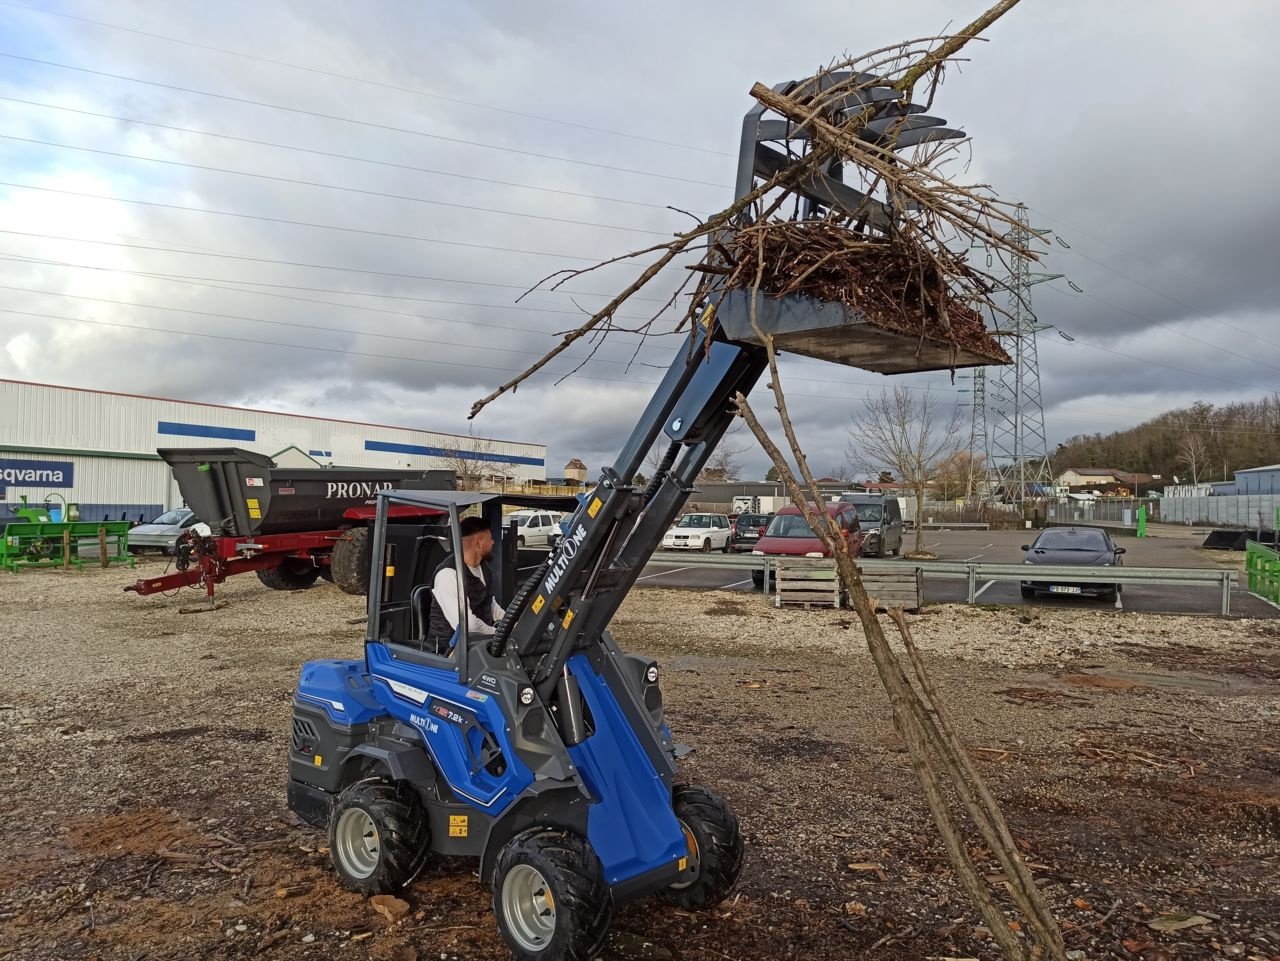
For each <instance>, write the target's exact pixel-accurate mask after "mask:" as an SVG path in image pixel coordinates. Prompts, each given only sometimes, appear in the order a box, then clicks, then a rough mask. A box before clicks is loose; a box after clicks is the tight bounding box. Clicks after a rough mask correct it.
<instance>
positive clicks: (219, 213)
mask: <svg viewBox="0 0 1280 961" xmlns="http://www.w3.org/2000/svg"><path fill="white" fill-rule="evenodd" d="M0 187H16V188H18V189H20V190H37V191H41V192H43V193H51V194H63V195H65V196H68V197H84V198H87V199H90V200H107V201H111V202H113V203H121V204H137V205H139V206H142V207H160V208H162V209H164V210H182V211H185V212H187V213H196V214H209V215H211V216H215V217H236V218H238V219H240V220H257V221H259V222H261V223H268V224H282V225H284V226H287V227H308V228H311V229H313V230H336V231H340V232H342V233H348V234H361V235H362V236H366V237H384V238H386V239H388V240H413V241H417V242H419V243H424V244H440V245H442V246H445V247H469V248H472V249H474V250H494V251H497V252H499V253H504V254H523V255H526V256H530V257H551V258H553V259H557V260H579V261H583V262H585V263H593V264H594V263H599V262H600V258H599V257H581V256H577V255H575V254H560V253H555V252H553V251H546V250H524V249H521V248H519V247H499V246H496V245H494V244H476V243H472V242H470V241H466V240H441V239H439V238H437V237H419V236H417V235H415V234H396V233H391V232H390V231H386V230H366V229H365V228H363V227H343V226H340V225H338V224H322V223H314V222H311V221H306V220H289V219H288V218H285V217H267V216H265V215H263V214H245V213H240V212H239V211H235V210H215V209H213V208H212V207H188V206H185V205H184V204H168V203H162V202H160V201H157V200H138V199H136V198H133V197H114V196H112V195H110V194H93V193H88V192H87V191H82V190H65V189H63V188H60V187H37V186H36V185H35V184H20V183H16V182H14V181H11V180H0ZM644 266H648V265H647V264H646V265H644Z"/></svg>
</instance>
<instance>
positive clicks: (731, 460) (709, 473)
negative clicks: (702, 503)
mask: <svg viewBox="0 0 1280 961" xmlns="http://www.w3.org/2000/svg"><path fill="white" fill-rule="evenodd" d="M740 427H741V424H738V425H735V426H734V427H733V428H731V429H730V430H729V431H728V433H726V434H725V435H724V439H723V440H721V441H720V445H719V446H718V447H717V448H716V450H715V453H714V454H712V455H711V458H710V460H708V461H707V466H706V467H704V468H702V471H701V473H699V474H698V480H700V481H702V482H704V483H708V482H717V481H719V482H724V481H736V480H738V479H740V478H741V477H742V455H743V454H745V453H746V452H747V450H748V449H749V448H750V446H751V445H750V444H744V443H742V442H741V441H740V440H738V441H737V442H735V439H736V438H740V436H741V435H740V432H739V428H740Z"/></svg>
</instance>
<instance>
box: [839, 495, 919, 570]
mask: <svg viewBox="0 0 1280 961" xmlns="http://www.w3.org/2000/svg"><path fill="white" fill-rule="evenodd" d="M840 500H841V502H843V503H846V504H852V505H854V507H856V508H857V510H858V526H859V527H860V528H861V529H862V556H863V557H888V556H889V555H890V554H897V553H899V552H900V551H901V550H902V536H903V531H905V530H906V525H905V524H903V522H902V507H901V505H900V504H899V503H898V498H896V497H887V496H885V495H882V494H841V495H840Z"/></svg>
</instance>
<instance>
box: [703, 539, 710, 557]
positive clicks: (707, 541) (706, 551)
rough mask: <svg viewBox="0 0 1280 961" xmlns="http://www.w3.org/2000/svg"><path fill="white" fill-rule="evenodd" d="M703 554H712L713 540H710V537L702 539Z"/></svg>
mask: <svg viewBox="0 0 1280 961" xmlns="http://www.w3.org/2000/svg"><path fill="white" fill-rule="evenodd" d="M702 553H704V554H710V553H711V538H710V537H704V538H703V539H702Z"/></svg>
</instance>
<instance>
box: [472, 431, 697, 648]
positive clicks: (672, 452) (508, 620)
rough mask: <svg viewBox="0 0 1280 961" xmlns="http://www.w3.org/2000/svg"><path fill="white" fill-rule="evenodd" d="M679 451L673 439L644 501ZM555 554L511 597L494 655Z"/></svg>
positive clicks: (495, 638)
mask: <svg viewBox="0 0 1280 961" xmlns="http://www.w3.org/2000/svg"><path fill="white" fill-rule="evenodd" d="M679 453H680V442H679V441H672V443H671V446H670V447H668V448H667V452H666V453H665V454H664V455H663V456H662V461H661V462H660V463H659V464H658V469H657V470H656V471H655V472H654V475H653V480H651V481H649V486H648V487H646V488H645V489H644V494H643V495H641V500H642V502H643V503H645V504H648V503H649V501H651V500H653V498H654V496H655V495H656V494H657V493H658V489H659V488H660V487H662V482H663V481H664V480H666V479H667V475H668V474H669V473H671V467H672V465H673V464H674V463H675V462H676V456H677V455H678V454H679ZM555 554H556V552H555V551H551V552H550V553H549V554H548V555H547V559H546V560H545V561H543V562H542V563H541V564H539V565H538V566H537V568H536V569H535V570H534V572H533V573H532V574H530V575H529V577H528V578H527V579H526V580H525V582H524V583H523V584H521V585H520V588H519V590H517V591H516V593H515V595H514V596H513V597H512V598H511V603H510V604H508V605H507V612H506V613H505V614H503V615H502V620H500V621H499V622H498V626H497V627H496V628H495V629H494V632H493V640H492V641H490V642H489V653H490V654H492V655H493V656H494V657H504V656H505V655H506V653H507V639H508V638H509V637H510V636H511V629H512V628H513V627H515V624H516V621H517V620H519V618H520V615H521V614H523V613H524V609H525V607H527V606H528V604H529V598H530V596H531V595H532V594H533V590H534V588H536V587H537V586H538V584H540V583H541V582H542V578H543V577H544V576H545V575H546V573H547V571H548V570H550V568H551V559H552V558H553V557H555Z"/></svg>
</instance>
